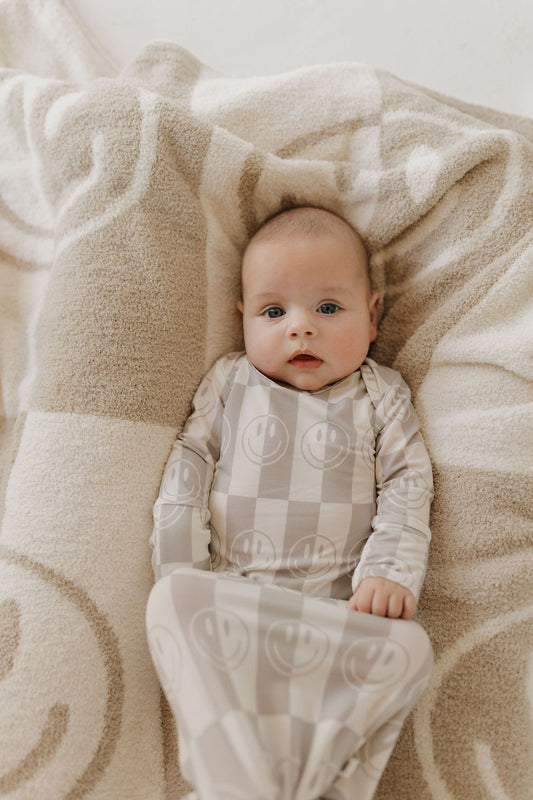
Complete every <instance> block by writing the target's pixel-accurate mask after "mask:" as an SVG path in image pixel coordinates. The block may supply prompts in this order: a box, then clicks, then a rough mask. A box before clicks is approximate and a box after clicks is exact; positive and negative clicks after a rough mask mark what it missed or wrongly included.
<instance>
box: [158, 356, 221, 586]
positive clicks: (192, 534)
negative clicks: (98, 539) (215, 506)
mask: <svg viewBox="0 0 533 800" xmlns="http://www.w3.org/2000/svg"><path fill="white" fill-rule="evenodd" d="M231 363H232V359H231V358H229V357H224V358H223V359H220V360H219V361H217V363H216V364H215V365H214V367H212V369H211V370H210V371H209V372H208V373H207V375H206V376H205V378H204V379H203V381H202V382H201V383H200V386H199V387H198V390H197V392H196V394H195V396H194V400H193V410H192V413H191V415H190V417H189V418H188V420H187V421H186V423H185V426H184V428H183V431H182V433H181V434H180V435H179V436H178V438H177V440H176V442H175V443H174V445H173V447H172V450H171V453H170V456H169V459H168V462H167V464H166V467H165V470H164V473H163V478H162V481H161V487H160V490H159V497H158V498H157V500H156V502H155V505H154V509H153V514H154V527H153V532H152V536H151V538H150V546H151V547H152V567H153V570H154V575H155V578H156V580H159V578H162V577H163V576H164V575H167V574H168V573H170V572H172V571H173V570H174V569H176V568H177V567H194V568H197V569H203V570H210V569H211V562H210V554H209V543H210V539H211V533H210V528H209V509H208V503H209V491H210V488H211V484H212V481H213V475H214V471H215V468H216V462H217V458H218V454H219V450H220V435H221V427H222V413H223V394H224V389H225V387H226V385H227V374H228V366H231Z"/></svg>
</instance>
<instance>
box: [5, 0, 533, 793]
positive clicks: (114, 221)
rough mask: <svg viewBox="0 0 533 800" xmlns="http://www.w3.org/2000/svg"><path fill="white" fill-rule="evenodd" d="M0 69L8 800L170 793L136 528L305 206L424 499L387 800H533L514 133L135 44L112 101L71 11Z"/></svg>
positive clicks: (522, 213) (107, 81) (395, 83)
mask: <svg viewBox="0 0 533 800" xmlns="http://www.w3.org/2000/svg"><path fill="white" fill-rule="evenodd" d="M0 64H1V67H0V144H1V150H0V152H1V153H2V165H3V167H2V170H0V284H1V289H0V385H1V392H0V431H1V439H0V468H1V471H2V473H1V474H2V477H1V482H0V500H1V504H2V514H3V520H2V528H1V532H0V545H1V549H0V705H1V708H2V711H3V713H2V716H1V718H0V787H1V790H2V791H3V792H4V794H5V795H6V796H7V797H9V798H12V800H23V798H27V797H39V798H40V800H59V798H62V799H63V800H65V799H66V798H73V797H79V798H82V797H87V798H88V797H91V798H94V800H117V798H121V797H128V798H132V799H133V800H135V799H137V800H146V798H154V800H155V799H156V798H157V800H176V799H177V798H179V797H183V796H184V794H185V793H186V791H187V787H186V786H185V783H184V781H183V779H182V778H181V777H180V775H179V772H178V769H177V760H176V739H175V730H174V727H173V722H172V719H171V717H170V712H169V709H168V706H167V705H166V703H165V702H164V701H162V698H161V692H160V688H159V685H158V682H157V679H156V676H155V673H154V670H153V667H152V664H151V661H150V657H149V653H148V648H147V645H146V638H145V627H144V613H145V605H146V599H147V596H148V593H149V591H150V588H151V586H152V583H153V577H152V573H151V568H150V553H149V546H148V541H149V537H150V533H151V509H152V505H153V502H154V500H155V498H156V496H157V492H158V488H159V483H160V480H161V475H162V471H163V468H164V465H165V463H166V460H167V457H168V453H169V451H170V448H171V446H172V443H173V441H174V439H175V436H176V434H177V432H178V431H179V429H180V427H181V425H182V424H183V421H184V419H185V417H186V416H187V413H188V411H189V407H190V402H191V399H192V396H193V394H194V391H195V389H196V388H197V386H198V383H199V382H200V379H201V377H202V376H203V374H204V372H205V371H206V369H207V367H209V366H210V365H211V364H212V363H213V362H214V360H215V359H216V358H217V357H218V356H220V355H222V354H223V353H227V352H230V351H234V350H239V349H241V347H242V335H241V320H240V315H239V313H238V311H237V308H236V301H237V299H238V297H239V291H240V288H239V283H240V258H241V254H242V251H243V248H244V247H245V245H246V242H247V241H248V238H249V236H250V235H251V233H253V232H254V231H255V229H256V228H257V226H258V225H259V224H260V223H261V222H262V221H263V220H264V219H265V218H267V217H268V216H270V215H271V214H273V213H275V212H276V211H277V210H279V209H281V208H285V207H289V206H291V205H299V204H311V205H319V206H322V207H325V208H329V209H331V210H332V211H335V212H336V213H339V214H341V215H342V216H344V217H345V218H346V219H347V220H348V221H349V222H351V223H352V224H353V225H354V226H355V227H356V228H357V229H358V230H359V231H360V233H361V235H362V237H363V239H364V241H365V243H366V245H367V247H368V249H369V252H370V255H371V271H372V281H373V284H374V288H375V289H376V290H377V291H379V292H380V293H381V295H382V303H381V308H380V312H381V322H380V331H379V336H378V339H377V341H376V342H375V343H374V345H373V347H372V350H371V353H370V355H371V357H373V358H375V359H376V360H377V361H379V362H380V363H383V364H384V365H389V366H394V367H395V368H397V369H399V370H400V371H401V372H402V374H403V376H404V378H405V380H406V381H407V383H408V384H409V386H410V388H411V390H412V393H413V399H414V403H415V407H416V410H417V413H418V415H419V417H420V420H421V425H422V431H423V434H424V437H425V440H426V443H427V446H428V450H429V452H430V455H431V458H432V462H433V467H434V473H435V501H434V504H433V511H432V520H431V528H432V535H433V539H432V548H431V552H430V558H429V564H428V572H427V578H426V582H425V585H424V589H423V592H422V596H421V600H420V608H419V620H420V622H421V623H422V624H423V626H424V627H425V629H426V630H427V632H428V633H429V635H430V638H431V639H432V642H433V645H434V649H435V653H436V667H435V669H436V672H435V676H434V680H433V681H432V683H430V685H429V687H428V690H427V692H426V694H425V695H424V696H423V698H422V701H421V704H420V706H419V707H418V708H417V709H415V712H414V714H413V715H412V717H411V718H410V719H409V720H408V722H407V724H406V725H405V728H404V730H403V733H402V735H401V738H400V740H399V742H398V745H397V747H396V750H395V752H394V754H393V757H392V759H391V762H390V763H389V766H388V768H387V770H386V772H385V774H384V776H383V778H382V781H381V784H380V787H379V790H378V794H377V800H393V798H397V797H399V796H400V797H405V798H416V799H417V800H442V799H443V798H448V797H454V798H455V800H486V798H487V797H488V796H491V797H492V796H494V797H496V796H498V797H500V796H504V795H505V796H506V797H509V798H513V800H530V794H531V785H533V758H532V755H533V741H532V735H531V731H532V726H531V708H532V705H531V679H530V676H531V664H532V658H533V620H532V614H531V608H532V606H533V596H532V595H533V588H532V585H531V580H530V571H531V570H530V558H531V552H532V538H533V536H532V534H533V523H532V515H531V503H530V497H531V488H532V487H531V484H532V479H533V460H532V453H533V419H532V413H533V402H532V399H533V397H532V392H531V378H532V369H531V365H532V358H531V356H532V352H531V350H532V347H531V323H532V320H533V292H532V289H533V286H532V283H531V281H532V277H531V276H532V275H533V273H532V270H531V263H532V261H533V229H532V220H533V123H532V122H531V121H530V120H526V119H523V118H519V117H514V116H512V115H509V114H503V113H500V112H498V111H496V110H494V109H485V108H483V107H479V106H472V105H468V104H465V103H463V102H461V101H459V100H455V99H454V98H447V97H444V96H442V95H439V94H438V93H436V92H433V91H431V90H429V89H426V88H424V87H420V86H415V85H413V84H409V83H406V82H405V81H402V80H400V79H398V78H396V77H395V76H394V75H391V74H390V73H387V72H385V71H383V70H378V69H374V68H373V67H372V66H370V65H365V64H357V63H339V64H328V65H322V66H314V67H309V68H301V69H299V70H295V71H294V72H289V73H284V74H282V75H271V76H268V77H257V78H231V77H226V76H222V75H218V74H217V73H215V72H214V71H213V70H211V69H210V68H209V67H207V66H206V65H203V64H202V63H201V62H199V61H198V60H197V59H196V58H195V57H194V56H192V55H191V54H189V53H187V52H186V51H185V50H184V49H183V48H181V47H179V46H178V45H176V44H173V43H171V42H152V43H150V44H149V45H147V47H146V48H144V49H143V50H142V51H141V52H140V53H139V55H138V57H137V58H136V59H135V60H134V61H133V62H132V63H131V64H130V65H128V67H127V68H126V69H125V70H123V71H119V70H118V69H117V68H116V67H115V66H114V65H113V64H112V63H111V62H110V61H109V59H108V58H107V57H106V56H105V53H104V51H103V49H102V48H100V47H99V45H98V44H97V43H95V42H92V41H90V39H89V38H88V37H87V34H86V32H85V31H84V30H83V26H82V25H81V26H80V22H79V20H77V19H76V18H75V17H74V16H73V15H72V14H71V12H70V10H69V6H68V3H65V2H61V0H39V2H33V0H4V2H3V3H1V4H0ZM65 587H69V589H68V591H67V590H66V588H65ZM80 598H83V599H84V602H83V603H81V602H79V599H80ZM96 622H98V625H97V624H96ZM98 626H99V627H98ZM103 630H105V632H106V635H105V636H101V635H100V633H101V631H103ZM99 631H100V633H99ZM110 709H111V711H110ZM110 715H111V716H110ZM502 730H503V731H504V733H505V735H502Z"/></svg>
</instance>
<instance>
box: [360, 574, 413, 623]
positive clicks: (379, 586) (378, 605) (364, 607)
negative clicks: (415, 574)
mask: <svg viewBox="0 0 533 800" xmlns="http://www.w3.org/2000/svg"><path fill="white" fill-rule="evenodd" d="M348 608H353V609H354V610H355V611H364V612H365V613H367V614H377V615H378V616H379V617H393V618H394V619H398V618H400V617H401V618H402V619H411V617H413V616H414V614H415V611H416V600H415V597H414V594H413V593H412V592H411V591H409V589H406V588H405V586H402V585H401V584H399V583H395V582H394V581H389V580H387V578H363V580H362V581H361V583H360V584H359V586H358V587H357V589H356V590H355V592H354V594H353V595H352V596H351V597H350V599H349V601H348Z"/></svg>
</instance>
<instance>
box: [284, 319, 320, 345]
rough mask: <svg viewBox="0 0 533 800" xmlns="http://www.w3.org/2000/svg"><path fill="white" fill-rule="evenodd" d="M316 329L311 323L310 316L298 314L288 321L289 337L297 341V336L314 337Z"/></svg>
mask: <svg viewBox="0 0 533 800" xmlns="http://www.w3.org/2000/svg"><path fill="white" fill-rule="evenodd" d="M315 333H316V327H315V325H314V323H313V320H312V318H311V315H310V314H298V315H294V317H293V318H292V319H291V321H290V325H289V336H290V338H291V339H297V338H298V337H299V336H314V335H315Z"/></svg>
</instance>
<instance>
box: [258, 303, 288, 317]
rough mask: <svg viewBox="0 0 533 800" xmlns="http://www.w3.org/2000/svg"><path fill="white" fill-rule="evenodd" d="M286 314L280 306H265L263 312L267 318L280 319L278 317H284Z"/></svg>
mask: <svg viewBox="0 0 533 800" xmlns="http://www.w3.org/2000/svg"><path fill="white" fill-rule="evenodd" d="M284 314H285V312H284V310H283V309H282V308H280V306H269V308H265V310H264V311H263V312H262V315H263V317H266V318H267V319H278V317H282V316H283V315H284Z"/></svg>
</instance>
